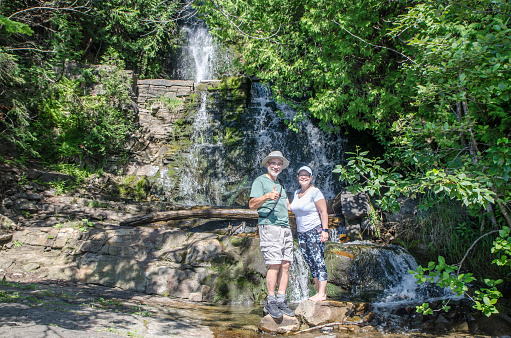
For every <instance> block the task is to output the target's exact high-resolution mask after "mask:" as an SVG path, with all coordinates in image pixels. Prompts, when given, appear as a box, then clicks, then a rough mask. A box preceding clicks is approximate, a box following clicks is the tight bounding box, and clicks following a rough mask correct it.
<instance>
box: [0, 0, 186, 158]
mask: <svg viewBox="0 0 511 338" xmlns="http://www.w3.org/2000/svg"><path fill="white" fill-rule="evenodd" d="M183 6H185V5H184V4H182V3H181V2H179V1H171V2H158V1H153V0H130V1H127V2H126V1H118V0H116V1H96V2H91V1H82V0H79V1H70V0H62V1H55V2H45V3H44V6H39V5H38V2H19V1H15V2H4V3H2V6H0V86H1V87H2V90H1V91H0V109H1V110H0V142H3V143H8V144H13V145H14V146H15V147H16V149H17V150H18V151H20V152H21V153H22V156H31V157H41V158H42V159H43V160H44V161H46V162H49V163H53V162H55V161H60V162H64V163H79V164H80V165H83V164H84V163H87V162H91V161H92V162H96V164H97V162H98V161H99V159H100V158H102V157H104V155H105V154H106V153H112V152H118V151H120V150H121V149H122V146H121V144H122V142H123V140H124V138H125V137H126V135H128V134H129V133H130V132H131V131H132V129H133V125H132V122H133V121H132V116H130V114H128V113H127V112H128V111H129V110H128V109H127V108H129V106H128V105H129V104H130V103H131V100H130V94H131V88H130V84H129V81H127V75H126V74H125V73H124V72H122V71H121V69H122V68H124V67H125V65H127V67H129V68H131V69H133V70H135V71H136V72H137V73H138V75H139V76H141V77H144V76H149V75H150V76H156V75H157V73H158V71H159V70H161V68H162V66H161V65H162V63H161V62H160V61H161V59H162V58H164V56H165V55H167V54H168V53H169V52H170V51H171V50H172V48H173V44H174V42H175V39H176V37H177V33H178V30H177V29H176V25H175V22H176V19H177V17H178V16H179V15H180V14H181V11H182V10H183ZM99 60H102V64H103V67H100V68H97V69H93V68H91V67H89V66H86V64H87V63H93V64H97V63H98V62H99ZM73 69H82V70H83V72H82V73H81V74H70V72H71V71H72V70H73ZM93 86H96V89H98V90H97V91H96V90H93ZM5 109H6V110H5Z"/></svg>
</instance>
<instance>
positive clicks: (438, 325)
mask: <svg viewBox="0 0 511 338" xmlns="http://www.w3.org/2000/svg"><path fill="white" fill-rule="evenodd" d="M434 327H435V330H436V331H448V330H449V329H450V327H451V324H450V323H449V321H448V320H447V319H446V318H445V317H444V316H442V315H438V317H437V318H436V320H435V326H434Z"/></svg>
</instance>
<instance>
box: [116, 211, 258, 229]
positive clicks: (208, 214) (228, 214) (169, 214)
mask: <svg viewBox="0 0 511 338" xmlns="http://www.w3.org/2000/svg"><path fill="white" fill-rule="evenodd" d="M187 218H223V219H257V218H258V215H257V211H256V210H250V209H192V210H171V211H161V212H153V213H150V214H147V215H142V216H136V217H132V218H128V219H127V220H124V221H122V222H120V223H119V225H121V226H136V225H144V224H149V223H154V222H159V221H170V220H176V219H187Z"/></svg>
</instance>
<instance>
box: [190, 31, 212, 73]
mask: <svg viewBox="0 0 511 338" xmlns="http://www.w3.org/2000/svg"><path fill="white" fill-rule="evenodd" d="M183 30H184V31H185V32H187V35H188V48H189V50H190V52H191V55H192V57H193V61H194V65H195V76H194V81H195V82H201V81H203V80H208V79H211V77H212V70H213V58H214V57H215V45H214V44H213V38H212V37H211V34H209V32H208V29H207V28H206V27H203V26H201V25H199V26H196V27H194V28H190V27H184V28H183Z"/></svg>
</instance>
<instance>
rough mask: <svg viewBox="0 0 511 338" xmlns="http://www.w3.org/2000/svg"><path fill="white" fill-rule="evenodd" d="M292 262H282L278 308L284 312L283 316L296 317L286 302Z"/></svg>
mask: <svg viewBox="0 0 511 338" xmlns="http://www.w3.org/2000/svg"><path fill="white" fill-rule="evenodd" d="M290 265H291V262H290V261H282V264H280V269H279V276H278V284H279V291H278V293H277V307H278V308H279V309H280V310H281V311H282V313H283V314H285V315H287V316H290V317H294V316H295V313H294V312H293V310H291V309H290V308H289V306H288V305H287V301H286V289H287V283H288V281H289V266H290Z"/></svg>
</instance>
